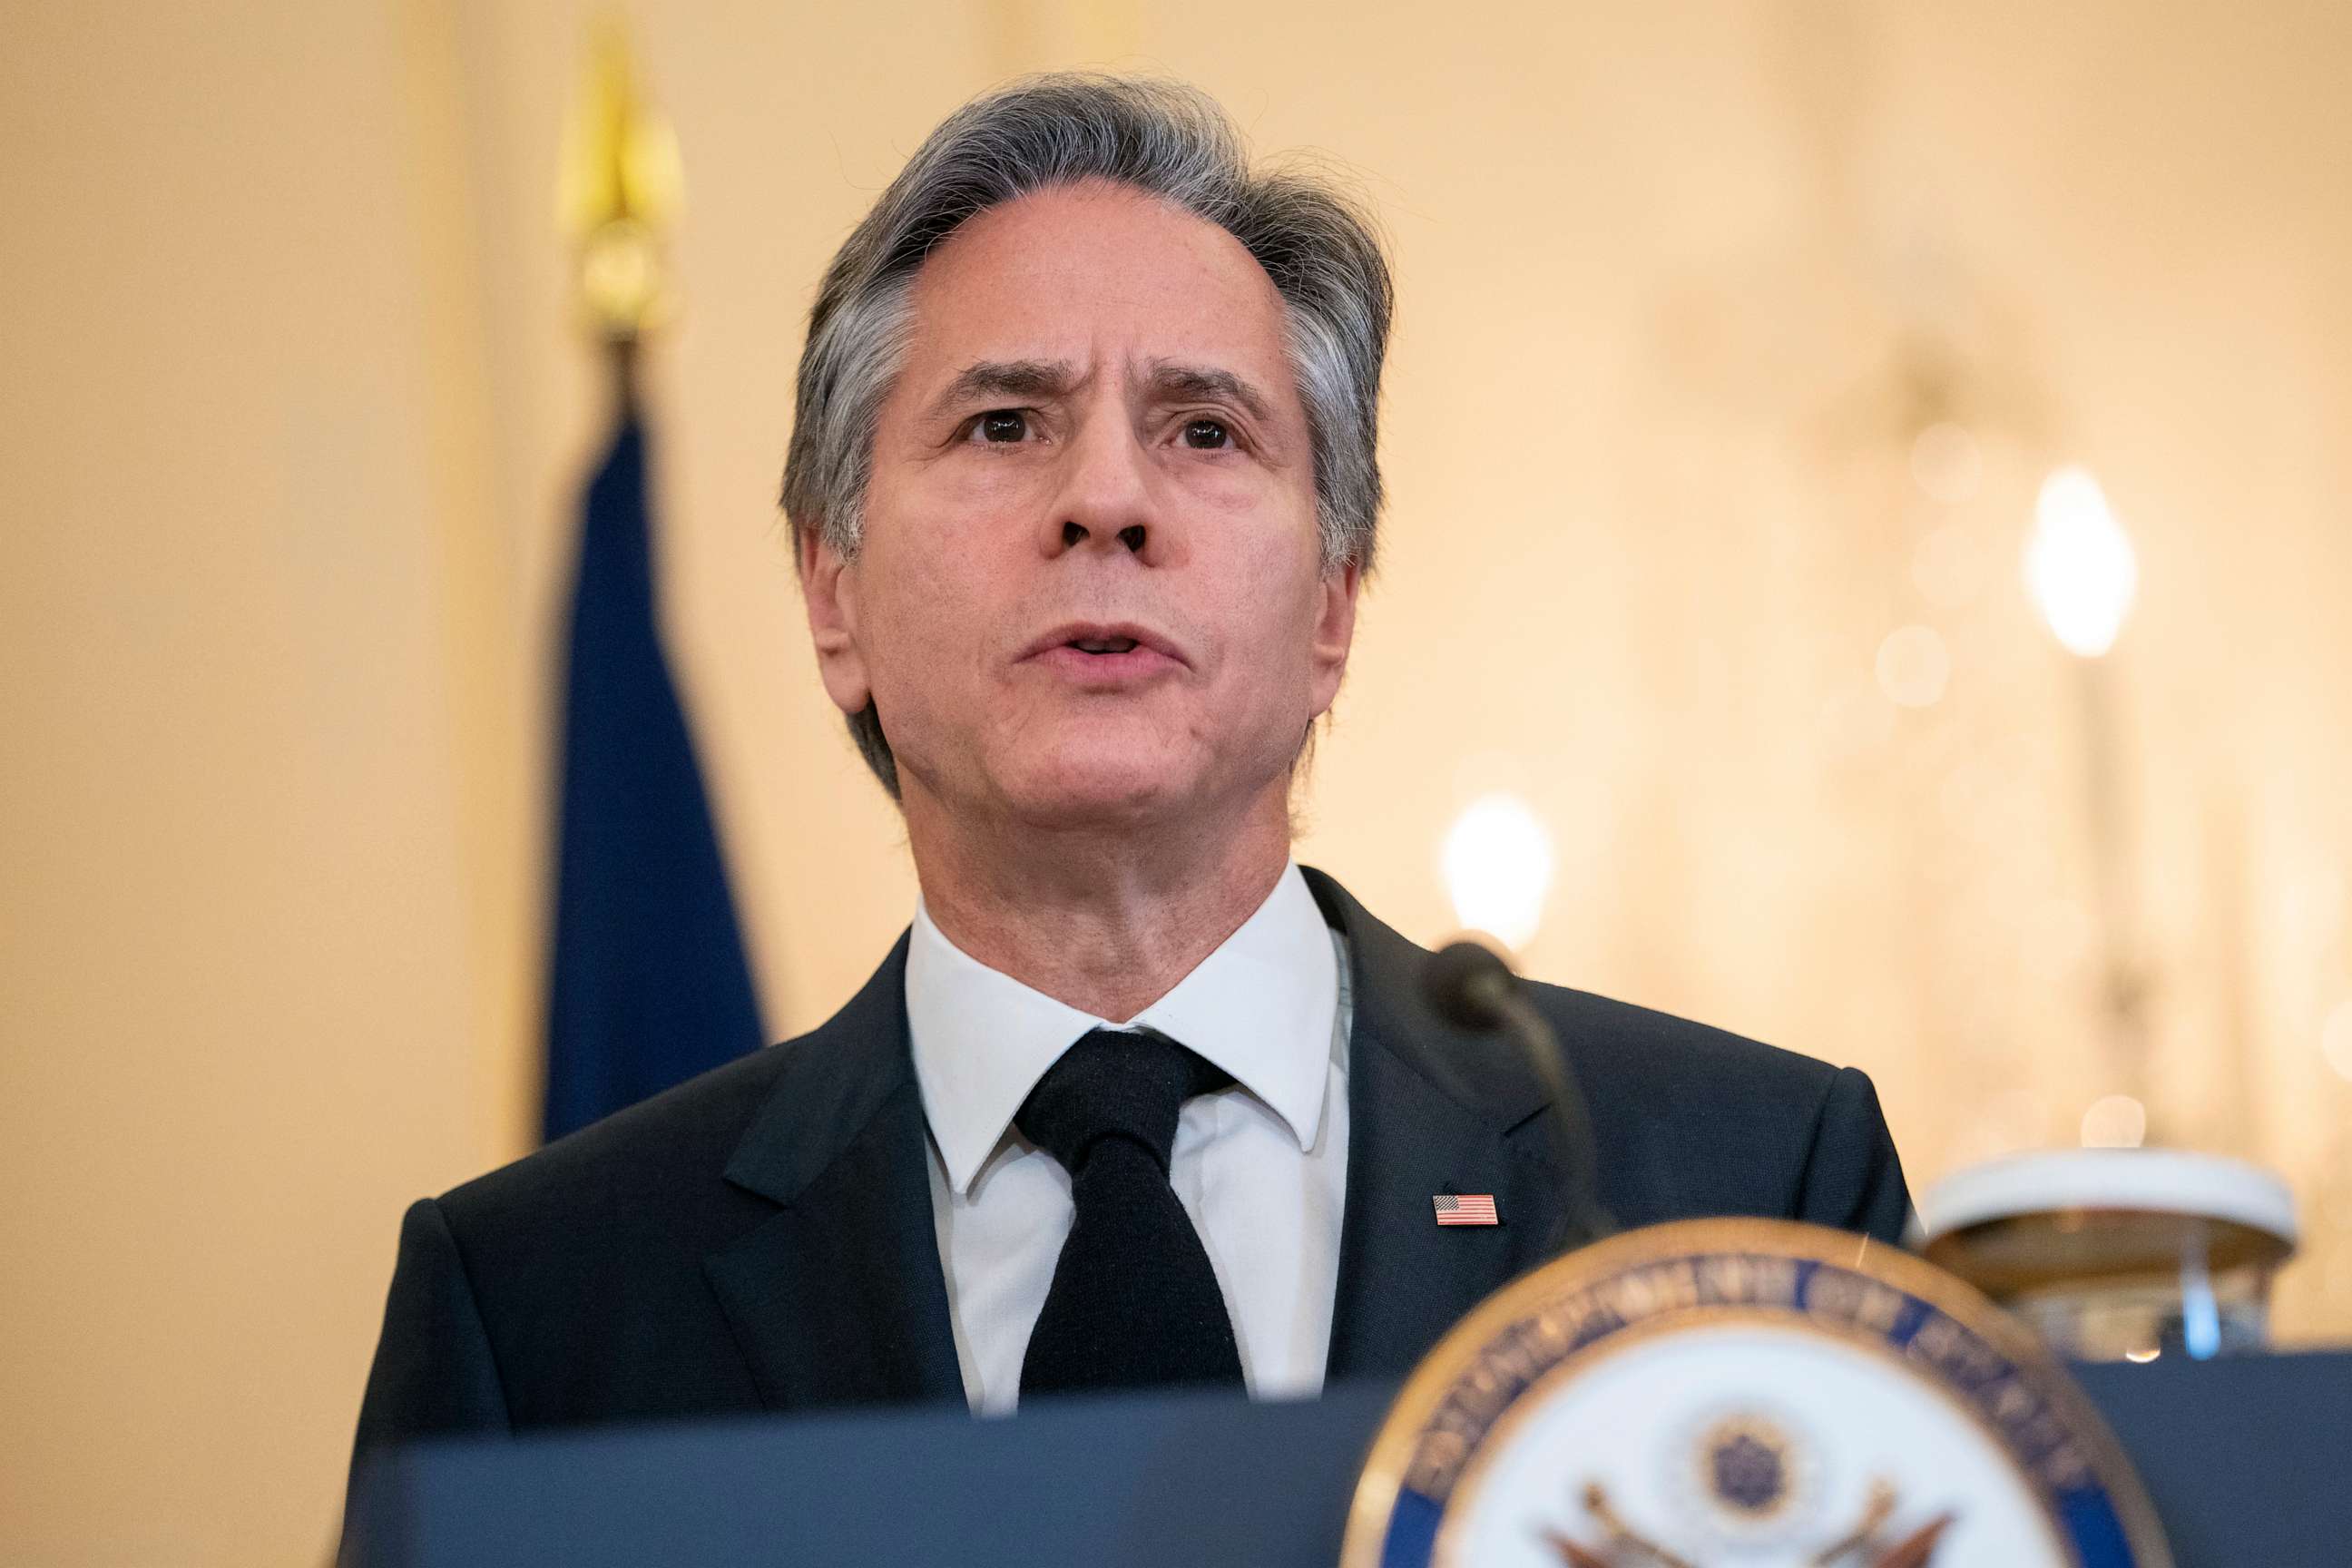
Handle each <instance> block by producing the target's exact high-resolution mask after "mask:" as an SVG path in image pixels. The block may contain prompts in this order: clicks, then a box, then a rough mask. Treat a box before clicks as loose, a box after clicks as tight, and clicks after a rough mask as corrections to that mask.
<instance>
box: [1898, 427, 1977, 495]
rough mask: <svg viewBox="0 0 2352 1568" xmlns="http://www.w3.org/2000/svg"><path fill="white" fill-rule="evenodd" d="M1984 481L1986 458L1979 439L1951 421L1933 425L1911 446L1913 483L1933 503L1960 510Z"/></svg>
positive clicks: (1921, 432)
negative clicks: (1962, 504)
mask: <svg viewBox="0 0 2352 1568" xmlns="http://www.w3.org/2000/svg"><path fill="white" fill-rule="evenodd" d="M1983 479H1984V454H1983V452H1981V451H1980V450H1979V449H1978V447H1977V438H1976V437H1974V436H1971V435H1969V432H1968V430H1967V428H1966V427H1965V426H1958V425H1954V424H1952V423H1950V422H1949V421H1946V422H1944V423H1941V424H1936V425H1930V426H1927V428H1926V429H1925V430H1922V431H1920V432H1919V434H1918V436H1917V437H1916V438H1915V439H1914V440H1913V441H1912V443H1911V482H1912V483H1914V484H1916V485H1917V486H1918V487H1919V488H1920V489H1922V490H1925V491H1926V492H1927V498H1928V499H1929V500H1937V501H1941V502H1943V503H1944V504H1945V505H1946V506H1958V505H1959V504H1960V503H1961V502H1963V501H1965V500H1969V499H1970V498H1971V497H1973V496H1974V495H1975V494H1976V493H1977V486H1978V485H1979V483H1980V482H1982V480H1983Z"/></svg>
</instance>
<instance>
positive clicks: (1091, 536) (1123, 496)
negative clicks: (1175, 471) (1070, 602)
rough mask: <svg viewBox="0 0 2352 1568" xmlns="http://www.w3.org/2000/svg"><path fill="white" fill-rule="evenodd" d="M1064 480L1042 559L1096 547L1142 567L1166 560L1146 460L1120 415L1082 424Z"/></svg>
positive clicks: (1166, 532) (1160, 513)
mask: <svg viewBox="0 0 2352 1568" xmlns="http://www.w3.org/2000/svg"><path fill="white" fill-rule="evenodd" d="M1064 463H1065V468H1064V477H1063V483H1062V488H1061V489H1060V491H1059V492H1058V493H1057V494H1056V495H1055V500H1054V506H1053V508H1052V510H1049V511H1048V512H1047V513H1046V514H1045V530H1044V537H1042V538H1041V539H1040V541H1039V543H1040V544H1041V545H1042V546H1043V547H1044V549H1045V553H1047V554H1048V555H1059V554H1064V553H1066V552H1069V551H1073V550H1084V549H1087V548H1088V547H1090V546H1091V547H1096V548H1100V549H1107V550H1124V551H1126V552H1129V553H1130V554H1134V555H1139V556H1141V557H1142V558H1143V560H1144V561H1145V562H1146V563H1148V564H1155V565H1156V564H1159V563H1161V562H1162V561H1164V559H1165V558H1166V555H1167V550H1168V545H1169V543H1170V542H1171V528H1170V524H1169V521H1168V518H1167V514H1166V512H1165V511H1164V510H1162V509H1161V508H1160V505H1159V504H1158V494H1157V492H1158V489H1159V487H1158V485H1157V484H1156V483H1155V481H1154V476H1153V474H1152V471H1151V454H1150V452H1149V451H1148V450H1147V449H1146V448H1145V447H1144V445H1143V442H1142V440H1141V439H1140V438H1139V435H1138V433H1137V432H1136V431H1135V429H1134V428H1133V427H1132V426H1131V425H1130V424H1129V421H1128V420H1127V418H1126V417H1125V416H1124V414H1123V412H1122V413H1121V414H1118V415H1113V414H1111V413H1109V412H1108V410H1106V411H1104V412H1103V413H1101V414H1098V415H1097V416H1096V417H1095V418H1092V419H1089V420H1087V422H1086V424H1085V426H1082V427H1081V428H1080V429H1079V430H1078V431H1077V432H1076V435H1075V436H1074V437H1073V439H1072V442H1071V445H1070V446H1069V447H1068V448H1067V455H1066V458H1065V459H1064Z"/></svg>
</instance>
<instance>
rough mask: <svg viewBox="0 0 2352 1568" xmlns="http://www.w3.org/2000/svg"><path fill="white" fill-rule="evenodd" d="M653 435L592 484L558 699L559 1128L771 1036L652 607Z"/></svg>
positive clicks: (629, 438)
mask: <svg viewBox="0 0 2352 1568" xmlns="http://www.w3.org/2000/svg"><path fill="white" fill-rule="evenodd" d="M650 534H651V519H650V518H649V516H648V509H647V505H646V441H645V432H644V430H643V428H642V427H641V426H640V425H639V423H638V421H637V418H636V416H635V411H634V410H633V409H632V410H629V411H627V412H625V413H624V415H623V416H622V422H621V427H620V430H619V431H618V433H617V434H616V435H615V436H614V439H613V447H612V450H611V451H610V452H609V453H608V454H606V456H605V458H604V466H603V467H602V468H598V469H597V471H596V476H595V478H594V479H593V480H591V481H590V483H589V486H588V497H587V509H586V516H585V518H584V519H583V522H582V527H581V536H580V561H579V574H578V577H577V579H576V581H575V583H574V584H573V590H572V625H571V636H570V639H569V641H570V650H569V651H570V658H569V666H568V671H567V676H566V680H565V685H564V695H563V758H562V764H563V781H562V827H561V829H560V837H559V839H558V843H557V868H556V894H555V942H554V949H555V956H554V963H553V965H552V971H553V973H552V977H551V994H550V996H549V999H548V1010H547V1114H546V1121H545V1130H546V1134H547V1136H548V1137H549V1138H559V1137H561V1136H562V1135H563V1134H564V1133H566V1132H570V1131H573V1130H575V1129H577V1128H581V1127H584V1126H586V1125H587V1124H588V1123H589V1122H591V1121H595V1120H596V1119H597V1118H598V1117H601V1116H608V1115H610V1114H611V1113H612V1112H614V1111H615V1110H620V1109H622V1108H623V1107H624V1106H626V1105H630V1104H634V1103H635V1101H637V1100H643V1099H644V1098H645V1097H646V1096H647V1095H649V1094H653V1093H656V1091H658V1090H661V1089H667V1088H668V1087H669V1086H670V1085H672V1084H674V1083H678V1082H681V1081H683V1080H684V1079H688V1078H690V1077H692V1076H693V1075H694V1074H696V1073H698V1072H700V1071H702V1070H703V1069H704V1068H712V1067H716V1066H718V1065H719V1063H721V1062H724V1061H727V1060H730V1058H735V1057H738V1056H740V1055H742V1054H743V1053H744V1052H746V1051H750V1050H753V1049H756V1048H757V1047H760V1046H761V1044H763V1043H764V1042H765V1040H766V1036H765V1035H764V1034H763V1033H762V1032H761V1027H760V1009H759V1003H758V1000H757V998H756V996H755V995H754V994H753V991H752V986H751V968H750V965H749V964H748V963H746V962H745V960H744V956H743V942H742V937H741V935H740V932H739V931H738V930H737V928H736V923H735V903H734V900H733V899H732V898H731V897H730V895H729V893H728V890H727V868H726V865H725V862H724V861H723V860H722V858H720V855H719V836H718V833H717V831H716V829H715V828H714V827H713V826H712V825H711V817H710V804H709V800H708V799H707V798H706V797H705V796H704V795H703V790H702V770H701V769H700V768H699V767H698V766H697V765H696V763H695V759H694V742H693V738H692V737H691V736H690V735H689V734H688V731H687V727H686V715H685V713H684V712H683V711H682V710H680V708H679V706H678V700H677V688H676V687H675V686H674V685H673V684H672V683H671V680H670V672H669V663H668V660H667V658H665V657H664V656H663V653H662V644H661V634H660V631H659V628H658V626H657V625H656V614H655V597H654V574H653V561H652V540H651V537H650Z"/></svg>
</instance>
